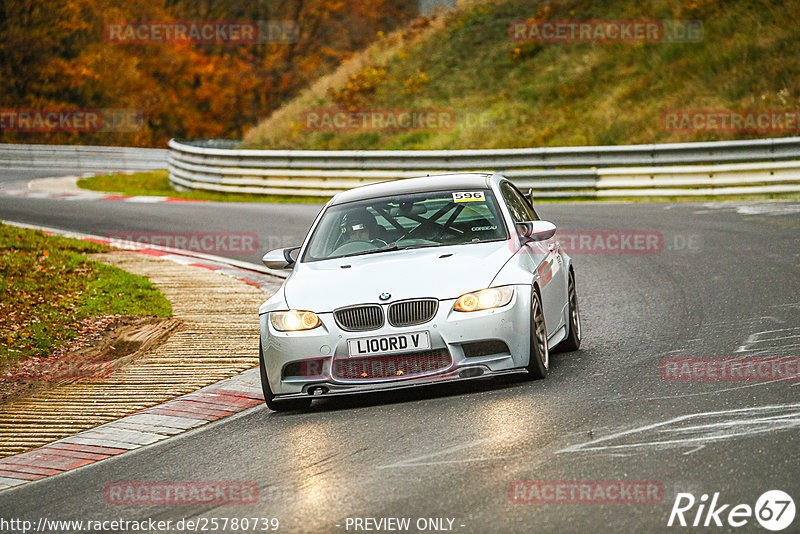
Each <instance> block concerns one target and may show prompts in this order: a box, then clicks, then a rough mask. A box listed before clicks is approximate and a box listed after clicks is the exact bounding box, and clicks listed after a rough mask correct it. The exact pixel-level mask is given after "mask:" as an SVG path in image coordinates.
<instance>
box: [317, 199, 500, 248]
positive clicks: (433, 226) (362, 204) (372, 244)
mask: <svg viewBox="0 0 800 534" xmlns="http://www.w3.org/2000/svg"><path fill="white" fill-rule="evenodd" d="M507 237H508V234H507V232H506V227H505V224H504V223H503V218H502V216H501V215H500V210H499V208H498V206H497V202H496V200H495V198H494V195H493V194H492V192H491V191H490V190H489V189H468V190H464V191H428V192H423V193H416V194H404V195H398V196H387V197H378V198H371V199H367V200H361V201H357V202H348V203H346V204H340V205H335V206H331V207H330V208H328V209H327V210H326V211H325V213H324V214H323V215H322V219H321V220H320V222H319V225H318V226H317V227H316V229H315V230H314V233H313V235H312V236H311V241H310V243H309V245H308V247H307V248H306V251H305V253H304V255H303V259H302V261H319V260H327V259H331V258H342V257H346V256H358V255H363V254H373V253H380V252H387V251H390V250H398V249H409V248H421V247H436V246H446V245H462V244H466V243H481V242H486V241H498V240H503V239H507Z"/></svg>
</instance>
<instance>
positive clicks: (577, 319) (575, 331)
mask: <svg viewBox="0 0 800 534" xmlns="http://www.w3.org/2000/svg"><path fill="white" fill-rule="evenodd" d="M567 300H568V302H569V309H568V311H569V333H568V334H567V337H566V338H564V341H562V342H561V343H559V344H558V350H559V351H560V352H570V351H573V350H578V349H579V348H581V336H582V335H583V327H582V325H581V310H580V307H579V306H578V292H577V291H576V290H575V272H574V271H573V270H572V269H570V271H569V283H568V284H567Z"/></svg>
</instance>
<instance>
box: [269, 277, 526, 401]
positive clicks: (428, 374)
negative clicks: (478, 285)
mask: <svg viewBox="0 0 800 534" xmlns="http://www.w3.org/2000/svg"><path fill="white" fill-rule="evenodd" d="M454 303H455V299H449V300H441V301H440V302H439V307H438V310H437V312H436V315H435V316H434V318H433V319H432V320H431V321H428V322H427V323H424V324H421V325H416V326H408V327H394V326H391V325H390V324H389V323H388V322H386V323H385V324H384V326H382V327H381V328H379V329H377V330H371V331H368V332H348V331H345V330H342V329H341V328H340V327H339V326H338V325H337V324H336V321H335V320H334V318H333V313H320V314H318V316H319V318H320V321H321V322H322V325H321V326H319V327H317V328H315V329H313V330H307V331H300V332H280V331H277V330H275V329H274V328H273V327H272V324H271V323H270V320H269V313H264V314H262V315H261V316H260V322H261V341H262V346H263V357H264V362H265V365H266V371H267V376H268V377H269V378H268V379H269V384H270V389H271V390H272V392H273V393H274V394H275V396H276V398H284V399H289V398H308V397H309V396H314V397H324V396H331V395H342V394H353V393H365V392H369V391H378V390H387V389H400V388H407V387H414V386H422V385H429V384H434V383H440V382H442V381H448V382H450V381H461V380H470V379H475V378H484V377H490V376H495V375H501V374H509V373H514V372H519V371H520V370H521V368H524V366H526V365H527V364H528V358H529V354H530V352H529V351H530V341H529V339H530V319H529V317H530V286H525V285H519V286H515V291H514V297H513V298H512V300H511V302H510V303H509V304H507V305H506V306H503V307H501V308H495V309H491V310H483V311H477V312H469V313H465V312H456V311H454V310H453V305H454ZM382 307H384V315H385V312H386V308H387V307H388V304H385V305H383V304H382ZM423 331H424V332H428V335H429V337H430V350H429V351H428V352H434V351H438V352H437V354H439V355H441V356H442V357H444V355H445V354H446V355H447V359H448V360H447V362H446V364H445V365H437V367H436V368H435V369H433V368H431V370H427V369H424V368H420V367H417V368H416V370H417V372H409V373H403V374H401V372H398V373H397V374H396V375H395V374H392V376H383V377H380V378H375V377H367V378H352V377H350V378H342V377H341V374H342V372H341V369H342V368H350V367H352V366H355V365H357V364H358V365H361V364H363V363H364V361H365V360H371V359H372V358H378V357H359V358H351V357H350V356H349V353H348V344H347V341H348V340H349V339H356V338H367V337H378V336H384V335H392V334H406V333H417V332H423ZM486 342H491V343H486ZM503 345H504V346H503ZM443 351H446V352H443ZM419 354H420V353H398V354H389V355H385V356H384V358H388V359H390V360H393V361H394V363H393V364H392V365H395V364H396V365H398V369H410V368H411V367H410V366H405V367H402V366H403V365H405V363H408V362H410V361H412V360H413V361H418V360H415V359H414V357H415V355H419ZM376 362H377V360H374V361H372V363H373V365H375V364H376ZM290 370H291V372H290ZM298 370H299V371H298ZM337 370H338V371H337ZM365 374H366V373H365Z"/></svg>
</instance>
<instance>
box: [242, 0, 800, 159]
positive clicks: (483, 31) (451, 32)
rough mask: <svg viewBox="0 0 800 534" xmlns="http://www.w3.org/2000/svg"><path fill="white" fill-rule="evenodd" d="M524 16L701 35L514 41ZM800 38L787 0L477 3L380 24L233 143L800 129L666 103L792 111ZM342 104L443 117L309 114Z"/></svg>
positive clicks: (466, 140)
mask: <svg viewBox="0 0 800 534" xmlns="http://www.w3.org/2000/svg"><path fill="white" fill-rule="evenodd" d="M531 19H536V20H549V21H558V20H565V19H569V20H598V19H603V20H607V19H612V20H653V19H656V20H675V19H680V20H690V19H691V20H699V21H700V22H701V23H702V25H703V35H702V39H701V40H699V41H696V42H683V43H667V42H644V41H638V42H566V43H564V42H562V43H547V42H526V43H519V42H514V41H513V40H512V39H511V36H510V33H509V25H510V24H511V22H512V21H518V20H523V21H525V20H531ZM798 49H800V9H798V6H797V3H796V2H795V1H791V0H776V1H775V2H768V1H757V0H741V1H727V2H726V1H721V2H714V1H711V0H681V1H678V2H669V1H663V0H656V1H654V2H649V3H647V4H643V3H641V2H637V1H633V0H621V1H592V2H590V1H589V0H572V1H558V0H556V1H551V2H549V3H547V4H540V3H537V4H536V7H533V6H532V4H531V3H530V2H528V1H524V0H497V1H484V2H477V3H473V4H471V5H465V6H462V7H461V8H460V9H459V10H458V11H455V12H452V13H450V14H446V15H440V16H439V17H438V18H435V19H432V20H430V19H420V20H417V21H415V23H414V24H412V25H411V26H410V27H409V28H407V29H406V30H405V31H404V32H397V33H394V34H391V35H388V36H385V37H383V38H382V39H380V40H379V42H377V43H375V44H374V45H373V46H372V47H370V48H369V49H367V50H365V51H364V52H362V53H360V54H358V55H356V56H355V57H354V58H353V59H352V60H351V61H349V62H347V63H345V64H343V65H342V66H341V67H340V68H339V70H338V71H337V72H336V73H334V74H332V75H330V76H327V77H325V78H322V79H320V80H318V81H317V82H316V83H315V84H314V85H312V86H311V87H310V88H309V89H307V90H306V91H305V92H303V93H301V94H300V95H299V96H298V97H297V98H295V99H294V100H292V101H290V102H289V103H287V104H286V105H285V106H283V107H282V108H281V109H279V110H278V111H276V112H275V113H274V114H273V115H272V116H271V117H270V118H269V119H267V120H265V121H264V122H262V123H261V124H259V125H258V126H257V127H256V128H254V129H252V130H251V131H249V132H248V133H247V135H246V136H245V139H244V143H243V146H245V147H251V148H255V147H261V148H289V149H456V148H501V147H532V146H564V145H613V144H630V143H652V142H659V143H661V142H681V141H702V140H722V139H744V138H754V137H778V136H786V135H800V130H798V125H797V123H796V122H795V123H792V122H786V125H785V126H788V127H780V128H773V127H769V126H768V127H767V128H766V129H763V128H762V129H758V128H755V129H754V128H749V129H748V128H744V130H742V129H741V128H738V129H737V130H738V131H721V130H720V129H718V128H717V129H710V128H701V129H699V130H697V129H694V130H693V129H689V130H678V129H676V128H675V127H674V123H673V124H672V126H671V127H668V126H667V124H666V123H665V116H664V113H665V112H666V111H669V110H771V111H776V112H777V111H780V112H790V111H794V112H795V115H794V116H795V117H796V116H797V111H798V110H799V109H800V54H798V52H797V51H798ZM347 109H349V110H357V111H371V110H383V111H380V112H379V114H380V115H381V117H382V119H381V120H383V119H386V118H387V117H389V120H395V119H398V117H400V116H401V113H402V112H403V111H408V110H437V112H438V113H442V114H444V115H442V117H443V118H444V119H445V120H442V121H438V122H435V123H434V124H433V126H432V127H428V128H419V127H417V128H414V127H397V128H394V129H389V128H387V127H383V128H381V127H369V126H368V127H366V128H365V127H363V123H359V126H358V127H357V128H349V129H348V128H339V127H336V126H332V123H331V122H330V121H329V122H324V121H319V120H318V119H319V117H324V116H325V115H326V114H327V115H328V118H330V117H333V116H334V115H332V114H331V113H332V112H334V111H337V110H340V111H341V110H347ZM385 110H393V111H390V112H387V111H385ZM309 111H310V112H311V115H309ZM320 112H323V113H322V115H320ZM350 116H352V113H351V115H350ZM310 117H311V118H310ZM387 123H388V120H387ZM378 124H379V123H378ZM792 125H793V126H792ZM351 126H352V125H351Z"/></svg>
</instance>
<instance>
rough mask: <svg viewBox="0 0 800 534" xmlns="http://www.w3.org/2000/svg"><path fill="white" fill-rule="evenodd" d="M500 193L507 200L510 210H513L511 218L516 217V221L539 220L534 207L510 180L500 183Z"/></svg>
mask: <svg viewBox="0 0 800 534" xmlns="http://www.w3.org/2000/svg"><path fill="white" fill-rule="evenodd" d="M500 193H501V194H502V195H503V199H504V200H505V201H506V206H508V211H510V212H511V218H512V219H514V222H525V221H538V220H539V217H537V216H536V213H535V212H534V211H533V208H531V206H530V204H528V202H527V201H526V200H525V197H523V196H522V193H520V192H519V191H518V190H517V188H516V187H514V186H513V185H511V184H510V183H509V182H503V183H502V184H501V185H500Z"/></svg>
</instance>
